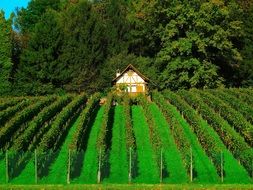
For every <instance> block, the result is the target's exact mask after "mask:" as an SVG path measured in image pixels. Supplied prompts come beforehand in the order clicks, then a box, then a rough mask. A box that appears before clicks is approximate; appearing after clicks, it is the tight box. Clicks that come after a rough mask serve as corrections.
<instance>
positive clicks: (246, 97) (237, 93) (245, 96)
mask: <svg viewBox="0 0 253 190" xmlns="http://www.w3.org/2000/svg"><path fill="white" fill-rule="evenodd" d="M223 92H224V93H226V94H230V95H232V96H234V97H235V98H237V99H239V100H241V101H242V102H244V103H246V104H248V105H249V106H251V107H253V99H252V97H251V96H250V95H249V94H246V93H243V92H241V91H239V90H238V89H235V88H231V89H223Z"/></svg>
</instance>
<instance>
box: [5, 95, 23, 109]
mask: <svg viewBox="0 0 253 190" xmlns="http://www.w3.org/2000/svg"><path fill="white" fill-rule="evenodd" d="M22 100H23V99H22V98H20V99H13V100H9V101H8V100H7V101H4V102H0V111H3V110H5V109H7V108H9V107H12V106H14V105H16V104H18V103H19V102H21V101H22Z"/></svg>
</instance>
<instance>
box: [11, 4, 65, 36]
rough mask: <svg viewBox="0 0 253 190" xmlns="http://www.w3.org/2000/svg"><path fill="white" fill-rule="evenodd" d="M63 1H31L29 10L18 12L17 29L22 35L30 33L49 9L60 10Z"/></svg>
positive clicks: (22, 9) (24, 9) (23, 9)
mask: <svg viewBox="0 0 253 190" xmlns="http://www.w3.org/2000/svg"><path fill="white" fill-rule="evenodd" d="M60 7H61V0H50V1H49V0H31V1H30V2H29V4H28V6H27V8H21V9H19V10H17V15H18V16H17V20H16V23H15V25H16V27H17V28H18V29H19V30H20V31H21V32H22V34H25V33H30V32H31V31H32V30H33V28H34V26H35V25H36V23H38V22H39V21H40V19H41V17H42V16H43V14H44V13H45V12H46V11H47V9H53V10H59V9H60Z"/></svg>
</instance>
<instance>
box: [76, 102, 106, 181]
mask: <svg viewBox="0 0 253 190" xmlns="http://www.w3.org/2000/svg"><path fill="white" fill-rule="evenodd" d="M104 110H105V106H102V107H100V109H99V110H98V113H97V115H96V117H95V121H94V123H92V128H91V131H90V133H89V135H88V136H89V138H88V139H87V144H86V149H85V153H84V157H82V156H81V158H80V159H79V162H80V164H79V165H77V166H76V165H74V166H73V168H72V170H78V169H80V170H81V172H80V174H79V175H78V176H73V177H72V178H75V179H74V181H75V182H77V183H82V182H85V183H93V184H94V183H97V171H98V157H99V152H98V151H97V146H96V145H97V139H98V135H99V133H100V130H101V126H102V122H103V115H104Z"/></svg>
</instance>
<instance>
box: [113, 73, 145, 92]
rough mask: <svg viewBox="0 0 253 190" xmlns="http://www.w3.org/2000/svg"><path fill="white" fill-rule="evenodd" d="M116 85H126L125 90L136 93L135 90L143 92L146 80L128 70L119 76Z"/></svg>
mask: <svg viewBox="0 0 253 190" xmlns="http://www.w3.org/2000/svg"><path fill="white" fill-rule="evenodd" d="M116 85H126V86H127V90H126V91H127V92H130V93H137V92H145V91H146V82H145V80H144V79H143V78H142V77H140V76H139V75H138V74H137V73H136V72H134V71H133V70H129V71H127V72H125V73H123V74H122V76H120V77H119V78H118V79H117V81H116Z"/></svg>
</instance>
